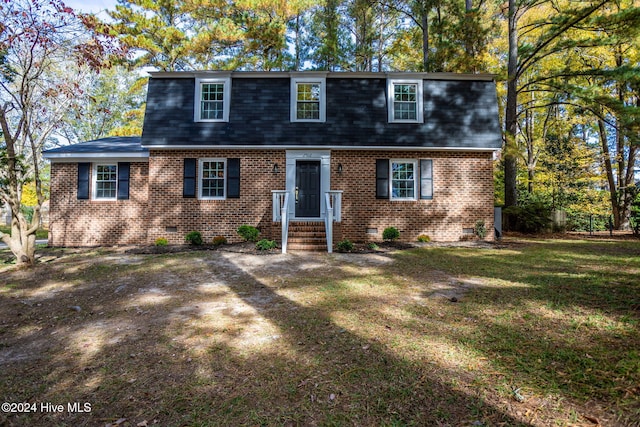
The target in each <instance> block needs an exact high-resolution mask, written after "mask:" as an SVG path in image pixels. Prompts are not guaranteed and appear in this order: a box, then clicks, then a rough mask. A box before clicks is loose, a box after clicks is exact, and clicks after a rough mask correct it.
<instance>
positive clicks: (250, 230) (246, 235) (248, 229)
mask: <svg viewBox="0 0 640 427" xmlns="http://www.w3.org/2000/svg"><path fill="white" fill-rule="evenodd" d="M237 233H238V234H239V235H240V237H242V238H243V239H244V240H245V241H247V242H255V241H257V240H258V236H259V235H260V230H258V229H257V228H255V227H253V226H251V225H241V226H240V227H238V230H237Z"/></svg>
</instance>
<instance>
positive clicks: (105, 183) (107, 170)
mask: <svg viewBox="0 0 640 427" xmlns="http://www.w3.org/2000/svg"><path fill="white" fill-rule="evenodd" d="M93 182H94V185H93V198H94V199H102V200H116V198H117V196H118V165H117V164H111V165H107V164H97V165H95V167H94V168H93Z"/></svg>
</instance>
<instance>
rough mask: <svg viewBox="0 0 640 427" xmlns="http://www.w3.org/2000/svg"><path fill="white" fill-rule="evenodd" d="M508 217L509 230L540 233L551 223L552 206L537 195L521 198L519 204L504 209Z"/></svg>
mask: <svg viewBox="0 0 640 427" xmlns="http://www.w3.org/2000/svg"><path fill="white" fill-rule="evenodd" d="M504 213H505V215H506V216H507V219H508V226H509V230H511V231H520V232H522V233H540V232H542V231H544V230H546V229H547V228H548V227H549V224H550V223H551V219H549V216H550V215H551V207H550V205H549V203H547V202H546V201H544V200H541V199H539V198H537V197H535V196H529V197H527V198H525V199H524V200H521V201H520V202H519V204H518V206H509V207H508V208H505V209H504Z"/></svg>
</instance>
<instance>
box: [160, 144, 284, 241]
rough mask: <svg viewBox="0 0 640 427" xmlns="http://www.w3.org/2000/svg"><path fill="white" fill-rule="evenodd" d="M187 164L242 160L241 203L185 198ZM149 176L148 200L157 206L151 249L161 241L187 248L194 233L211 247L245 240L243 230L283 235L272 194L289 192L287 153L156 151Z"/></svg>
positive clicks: (269, 151) (279, 151)
mask: <svg viewBox="0 0 640 427" xmlns="http://www.w3.org/2000/svg"><path fill="white" fill-rule="evenodd" d="M185 158H197V159H200V158H240V198H239V199H226V200H198V199H197V198H195V199H185V198H183V197H182V176H183V167H184V166H183V165H184V161H183V159H185ZM274 162H276V163H278V166H279V168H280V172H279V173H277V174H274V173H273V163H274ZM149 172H150V180H149V197H150V200H152V201H153V202H152V203H151V204H150V210H149V213H150V221H149V235H148V242H149V243H153V242H154V241H155V239H156V238H158V237H164V238H166V239H167V240H168V241H169V243H176V244H179V243H184V236H185V234H187V233H188V232H189V231H194V230H195V231H199V232H201V233H202V235H203V238H204V241H205V242H207V243H210V242H211V240H212V239H213V237H214V236H217V235H222V236H225V237H226V238H227V240H228V241H229V242H237V241H239V240H241V239H240V238H239V236H238V235H237V233H236V229H237V228H238V226H240V225H242V224H248V225H253V226H255V227H258V228H259V229H260V231H261V233H262V234H261V237H266V238H275V237H277V236H279V235H280V234H279V229H278V230H275V231H272V228H273V227H272V219H273V218H272V206H271V203H272V202H271V190H284V189H285V179H286V178H285V177H286V174H285V151H284V150H275V151H274V150H193V151H173V150H171V151H169V150H151V152H150V155H149ZM198 186H199V185H198ZM278 225H279V224H278ZM174 230H175V231H174ZM278 240H279V239H278Z"/></svg>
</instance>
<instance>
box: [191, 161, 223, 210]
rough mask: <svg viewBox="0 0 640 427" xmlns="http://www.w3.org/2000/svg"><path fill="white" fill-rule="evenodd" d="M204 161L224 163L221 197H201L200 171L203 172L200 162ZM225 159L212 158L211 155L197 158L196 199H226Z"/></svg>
mask: <svg viewBox="0 0 640 427" xmlns="http://www.w3.org/2000/svg"><path fill="white" fill-rule="evenodd" d="M204 162H223V163H224V178H223V179H224V183H223V184H222V186H223V187H222V188H223V190H222V193H223V196H222V197H203V196H202V179H203V178H202V172H203V166H202V164H203V163H204ZM227 170H228V169H227V159H226V158H225V159H223V158H213V157H208V158H203V159H198V182H197V186H198V199H199V200H226V199H227Z"/></svg>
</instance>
